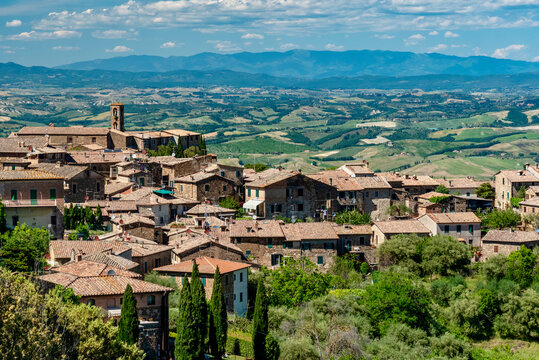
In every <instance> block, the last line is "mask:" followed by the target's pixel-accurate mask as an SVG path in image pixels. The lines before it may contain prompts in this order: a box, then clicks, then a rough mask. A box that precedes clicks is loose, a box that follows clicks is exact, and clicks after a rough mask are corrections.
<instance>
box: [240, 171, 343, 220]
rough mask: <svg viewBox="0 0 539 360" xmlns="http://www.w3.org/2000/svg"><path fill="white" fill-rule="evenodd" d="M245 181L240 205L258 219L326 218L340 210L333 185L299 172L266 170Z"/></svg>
mask: <svg viewBox="0 0 539 360" xmlns="http://www.w3.org/2000/svg"><path fill="white" fill-rule="evenodd" d="M245 181H246V183H245V189H246V190H245V201H246V202H245V204H244V205H243V208H244V209H245V210H246V211H247V212H248V213H249V214H251V215H256V216H257V217H260V218H266V219H272V218H275V217H277V216H284V217H288V218H296V219H304V218H307V217H313V218H315V219H327V218H328V217H329V216H331V215H332V214H333V213H334V212H337V211H338V209H339V206H338V203H337V200H336V199H337V190H336V189H335V188H334V187H333V186H331V185H328V184H325V183H324V182H322V181H319V180H316V179H313V178H311V177H308V176H305V175H303V174H302V173H301V172H295V171H287V170H282V169H281V168H279V169H268V170H265V171H262V172H260V173H256V174H253V175H251V176H249V177H248V178H246V180H245Z"/></svg>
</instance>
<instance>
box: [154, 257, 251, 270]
mask: <svg viewBox="0 0 539 360" xmlns="http://www.w3.org/2000/svg"><path fill="white" fill-rule="evenodd" d="M195 261H196V263H197V265H198V269H199V271H200V273H201V274H204V275H213V274H215V270H216V269H217V267H219V272H220V273H221V274H226V273H230V272H233V271H237V270H241V269H245V268H248V267H250V266H251V265H250V264H246V263H240V262H235V261H228V260H221V259H214V258H209V257H207V256H202V257H198V258H196V259H195ZM154 270H155V271H157V272H165V273H186V274H190V273H191V272H192V270H193V261H192V260H189V261H183V262H181V263H177V264H171V265H166V266H161V267H158V268H155V269H154Z"/></svg>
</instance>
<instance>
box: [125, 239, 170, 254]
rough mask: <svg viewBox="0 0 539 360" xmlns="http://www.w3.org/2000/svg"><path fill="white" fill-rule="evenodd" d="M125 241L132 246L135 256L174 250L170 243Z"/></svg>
mask: <svg viewBox="0 0 539 360" xmlns="http://www.w3.org/2000/svg"><path fill="white" fill-rule="evenodd" d="M124 243H127V244H128V245H129V246H130V247H131V250H132V253H133V257H134V258H135V257H143V256H148V255H153V254H158V253H161V252H165V251H170V250H172V246H168V245H160V244H155V245H153V244H141V243H133V242H124Z"/></svg>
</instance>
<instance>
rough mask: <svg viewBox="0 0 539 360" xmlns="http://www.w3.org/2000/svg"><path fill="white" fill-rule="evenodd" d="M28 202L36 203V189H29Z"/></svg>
mask: <svg viewBox="0 0 539 360" xmlns="http://www.w3.org/2000/svg"><path fill="white" fill-rule="evenodd" d="M30 204H31V205H37V190H36V189H30Z"/></svg>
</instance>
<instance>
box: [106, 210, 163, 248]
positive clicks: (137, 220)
mask: <svg viewBox="0 0 539 360" xmlns="http://www.w3.org/2000/svg"><path fill="white" fill-rule="evenodd" d="M110 222H111V223H112V230H113V231H119V232H123V233H128V234H129V235H133V236H137V237H140V238H143V239H147V240H152V241H154V240H155V221H154V220H152V219H149V218H147V217H144V216H140V215H136V214H122V215H118V216H115V217H114V219H111V221H110Z"/></svg>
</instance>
